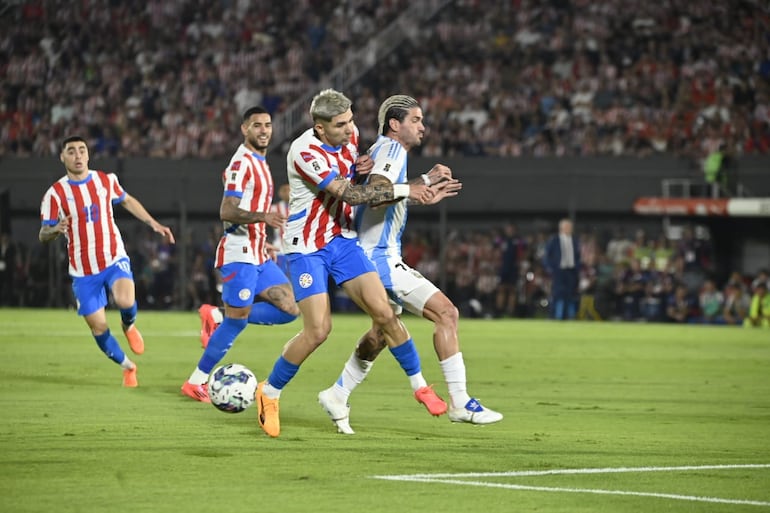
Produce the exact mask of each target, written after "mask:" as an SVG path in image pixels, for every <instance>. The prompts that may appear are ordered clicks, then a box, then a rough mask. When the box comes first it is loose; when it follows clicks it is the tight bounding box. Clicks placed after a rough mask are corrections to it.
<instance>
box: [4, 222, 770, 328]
mask: <svg viewBox="0 0 770 513" xmlns="http://www.w3.org/2000/svg"><path fill="white" fill-rule="evenodd" d="M195 232H196V234H197V238H193V237H192V234H190V235H189V236H188V237H186V238H185V240H180V241H179V242H180V243H185V244H187V245H188V247H189V248H190V251H189V253H190V256H189V258H188V262H187V269H188V273H187V274H188V276H189V278H188V279H187V280H185V282H184V284H183V286H181V287H180V286H179V281H178V274H179V272H178V266H179V265H180V262H179V261H178V256H177V253H176V251H177V250H176V248H175V246H173V245H169V244H165V243H163V242H162V241H160V240H159V239H158V238H157V237H153V236H152V234H151V233H147V232H146V230H143V229H142V227H141V225H139V226H136V227H135V230H133V231H131V230H129V231H127V232H126V233H125V235H126V236H125V239H126V243H127V250H128V252H129V256H130V257H131V264H132V267H133V270H134V276H135V279H136V293H137V301H138V302H139V305H140V308H142V309H145V308H148V309H173V308H177V307H178V306H180V305H182V307H183V308H185V309H190V310H195V309H197V308H198V307H199V306H200V305H201V304H217V303H219V301H220V299H219V292H218V285H219V282H218V280H219V275H218V273H216V272H215V271H214V269H213V257H214V248H215V247H216V243H217V241H218V240H219V237H220V235H221V227H220V226H219V224H212V225H211V226H210V228H209V229H208V230H205V229H196V230H195ZM548 235H549V234H548V233H547V232H545V231H542V230H532V231H527V232H526V233H524V232H522V233H519V230H518V228H517V227H516V225H515V224H513V223H508V224H507V225H502V226H497V227H494V228H491V229H489V230H481V231H479V230H456V231H452V232H451V233H450V234H449V236H448V240H447V250H446V253H445V258H444V266H445V273H444V274H443V275H442V272H441V266H442V263H441V261H440V256H439V254H438V252H437V248H438V247H439V244H438V241H437V240H436V234H435V231H432V230H408V231H407V232H406V233H405V236H404V246H403V256H404V261H405V262H406V263H407V264H408V265H410V266H412V267H413V268H415V269H417V270H418V271H420V272H421V273H422V274H423V275H425V276H426V277H427V278H428V279H430V280H431V281H433V282H435V283H436V284H439V285H441V286H442V288H443V289H444V290H446V292H447V295H448V297H449V298H450V299H451V300H452V301H453V302H454V304H455V305H457V306H458V308H459V309H460V313H461V315H462V316H464V317H476V318H501V317H517V318H546V317H549V316H550V314H551V304H550V294H551V276H549V274H548V272H547V271H546V269H545V267H544V265H543V257H544V251H545V244H546V241H547V238H548ZM6 248H10V249H11V251H9V252H7V250H6ZM2 249H3V251H2V258H3V260H4V265H3V266H2V267H3V272H2V273H0V275H2V276H1V277H2V280H0V282H1V283H0V305H2V306H46V305H47V306H51V304H50V301H51V297H50V291H51V290H52V289H53V290H59V291H61V293H62V294H63V295H62V297H61V298H57V300H59V301H60V302H63V303H64V304H72V298H71V297H70V295H71V291H70V287H69V286H68V285H67V284H66V283H64V282H65V281H66V273H63V272H62V273H60V274H59V277H60V279H61V280H62V283H59V284H58V285H57V284H52V283H51V281H50V277H51V271H52V266H51V265H50V255H49V253H48V247H45V246H42V245H34V246H32V247H29V248H28V247H26V246H25V245H23V244H17V243H14V242H13V241H11V240H8V239H6V240H4V241H3V244H2ZM511 249H512V251H511ZM6 252H7V262H5V260H6ZM713 253H714V252H713V248H712V247H711V246H710V244H709V242H708V239H704V238H700V237H696V236H695V233H694V230H693V229H691V228H685V229H684V230H683V233H682V236H681V237H680V238H679V239H677V240H671V239H668V238H666V237H665V236H662V235H659V236H649V235H648V234H647V233H646V232H645V231H644V230H641V229H638V230H636V232H635V233H633V234H632V235H631V234H627V233H625V231H624V229H623V228H620V227H618V228H617V229H615V230H613V233H608V234H597V233H593V232H591V233H589V232H583V233H580V254H581V267H580V283H579V299H578V301H579V308H578V309H577V319H581V320H583V319H589V320H590V319H592V320H623V321H642V322H674V323H707V324H730V325H741V324H742V323H743V321H744V320H745V319H746V317H747V316H749V312H750V309H751V304H752V300H755V301H760V300H761V298H759V299H755V296H756V295H757V294H758V293H759V292H760V291H759V285H760V284H764V285H765V287H766V288H770V276H768V270H766V269H765V270H759V271H757V272H756V273H755V274H751V275H749V274H743V273H742V272H740V271H737V270H736V271H733V272H732V273H731V274H730V276H729V277H728V279H726V280H722V281H716V280H715V278H714V276H715V275H716V272H715V271H716V269H715V262H714V254H713ZM54 265H59V266H60V267H61V268H62V270H64V269H65V268H66V258H65V255H63V254H62V255H61V261H59V262H58V263H55V264H54ZM510 268H513V269H515V271H514V274H515V278H514V279H513V280H512V286H511V287H507V286H506V282H507V281H508V277H507V274H506V273H507V271H506V270H507V269H510ZM764 301H765V303H766V306H765V307H764V308H765V316H766V317H768V318H770V296H768V298H767V299H765V300H764ZM334 306H335V308H336V309H338V310H341V311H344V310H355V306H354V305H353V304H352V302H350V301H349V300H348V299H347V298H346V297H345V296H344V294H342V293H341V292H339V291H338V292H337V296H335V298H334Z"/></svg>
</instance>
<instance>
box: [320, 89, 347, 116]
mask: <svg viewBox="0 0 770 513" xmlns="http://www.w3.org/2000/svg"><path fill="white" fill-rule="evenodd" d="M352 105H353V102H352V101H350V98H348V97H347V96H345V95H344V94H342V93H341V92H339V91H336V90H334V89H324V90H323V91H321V92H320V93H318V94H317V95H315V96H314V97H313V101H312V102H311V103H310V117H311V118H313V122H316V121H318V120H322V121H331V120H332V118H333V117H334V116H339V115H340V114H342V113H344V112H347V110H348V109H349V108H350V107H351V106H352Z"/></svg>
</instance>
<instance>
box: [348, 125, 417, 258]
mask: <svg viewBox="0 0 770 513" xmlns="http://www.w3.org/2000/svg"><path fill="white" fill-rule="evenodd" d="M369 155H370V156H371V157H372V160H374V168H373V169H372V170H371V172H370V173H369V175H370V176H371V175H382V176H385V177H386V178H387V179H388V180H390V181H391V182H392V183H394V184H395V183H406V181H407V176H406V160H407V151H406V149H405V148H404V147H403V146H401V143H399V142H398V141H396V140H394V139H391V138H390V137H385V136H384V135H380V136H379V137H378V138H377V141H376V142H375V143H374V144H373V145H372V146H371V148H369ZM408 201H409V200H408V199H407V198H404V199H402V200H401V201H398V202H397V203H393V204H391V205H388V206H387V207H379V208H372V207H370V206H368V205H359V206H357V207H356V213H355V226H356V231H357V232H358V238H359V240H360V241H361V247H363V248H364V251H366V254H367V255H368V256H369V258H372V259H374V258H376V257H378V256H382V255H401V234H402V233H403V232H404V227H405V226H406V205H407V202H408Z"/></svg>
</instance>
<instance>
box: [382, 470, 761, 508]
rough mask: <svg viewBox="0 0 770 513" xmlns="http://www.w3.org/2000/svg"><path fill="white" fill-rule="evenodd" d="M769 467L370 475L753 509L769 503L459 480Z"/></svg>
mask: <svg viewBox="0 0 770 513" xmlns="http://www.w3.org/2000/svg"><path fill="white" fill-rule="evenodd" d="M763 468H770V464H764V463H762V464H746V465H697V466H695V465H690V466H679V467H615V468H577V469H553V470H518V471H512V472H469V473H458V474H405V475H390V476H387V475H383V476H371V477H372V478H373V479H384V480H388V481H411V482H422V483H443V484H456V485H466V486H483V487H487V488H505V489H508V490H527V491H536V492H564V493H593V494H600V495H632V496H637V497H657V498H663V499H675V500H683V501H694V502H715V503H720V504H745V505H750V506H770V502H766V501H753V500H744V499H722V498H719V497H701V496H696V495H678V494H671V493H655V492H634V491H627V490H603V489H596V488H563V487H549V486H527V485H516V484H505V483H490V482H485V481H465V480H461V479H457V478H464V477H475V478H479V477H528V476H549V475H570V474H572V475H574V474H612V473H615V474H617V473H629V472H681V471H687V470H735V469H763Z"/></svg>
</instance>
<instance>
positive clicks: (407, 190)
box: [325, 175, 433, 205]
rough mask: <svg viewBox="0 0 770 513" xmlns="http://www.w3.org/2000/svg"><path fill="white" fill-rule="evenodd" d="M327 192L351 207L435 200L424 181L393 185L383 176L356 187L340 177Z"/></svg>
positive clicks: (375, 177)
mask: <svg viewBox="0 0 770 513" xmlns="http://www.w3.org/2000/svg"><path fill="white" fill-rule="evenodd" d="M325 190H326V192H328V193H329V194H331V195H333V196H335V197H337V198H340V199H341V200H342V201H344V202H346V203H348V204H350V205H377V204H380V203H384V202H388V201H393V200H400V199H403V198H409V199H410V200H414V201H416V202H418V203H427V202H429V201H430V200H431V199H432V198H433V191H431V189H430V187H428V186H427V185H425V184H424V183H422V180H420V181H419V183H408V184H393V183H390V180H388V179H387V178H386V177H384V176H382V175H372V176H371V177H370V178H369V183H367V184H362V185H354V184H352V183H350V182H349V181H348V180H347V179H345V178H343V177H341V176H340V177H337V178H335V179H334V180H333V181H332V182H330V183H329V185H327V186H326V189H325Z"/></svg>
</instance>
